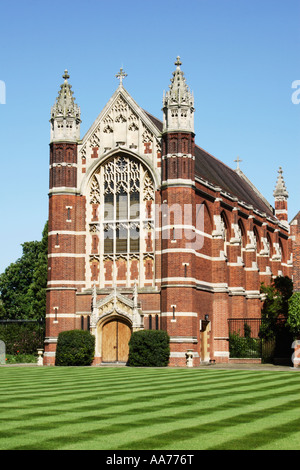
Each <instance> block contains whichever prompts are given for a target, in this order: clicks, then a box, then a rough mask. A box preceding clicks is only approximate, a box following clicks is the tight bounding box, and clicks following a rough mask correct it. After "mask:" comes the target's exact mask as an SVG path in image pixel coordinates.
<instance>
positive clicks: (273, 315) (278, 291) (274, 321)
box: [259, 276, 293, 340]
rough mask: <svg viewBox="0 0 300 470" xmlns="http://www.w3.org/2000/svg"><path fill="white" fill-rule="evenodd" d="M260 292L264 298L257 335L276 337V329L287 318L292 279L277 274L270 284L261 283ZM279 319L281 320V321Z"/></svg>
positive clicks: (291, 292) (279, 327)
mask: <svg viewBox="0 0 300 470" xmlns="http://www.w3.org/2000/svg"><path fill="white" fill-rule="evenodd" d="M260 292H261V293H262V294H264V296H265V298H264V303H263V308H262V311H261V318H262V324H261V328H260V333H259V336H260V337H261V338H264V339H266V340H269V339H273V338H275V337H276V335H277V333H278V329H281V325H282V324H284V322H285V321H286V320H287V317H288V301H289V298H290V297H291V295H292V294H293V281H292V280H291V279H290V278H289V277H288V276H278V277H276V278H275V279H274V280H273V282H272V284H271V285H269V286H266V285H265V284H262V285H261V289H260ZM279 320H282V321H281V323H280V322H279Z"/></svg>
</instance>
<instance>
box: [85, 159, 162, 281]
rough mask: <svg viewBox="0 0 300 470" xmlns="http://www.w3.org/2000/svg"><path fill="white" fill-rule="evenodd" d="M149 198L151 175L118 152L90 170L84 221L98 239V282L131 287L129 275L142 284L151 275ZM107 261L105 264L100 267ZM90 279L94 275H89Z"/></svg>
mask: <svg viewBox="0 0 300 470" xmlns="http://www.w3.org/2000/svg"><path fill="white" fill-rule="evenodd" d="M153 201H154V185H153V180H152V177H151V174H150V172H149V170H148V169H147V168H146V166H145V165H144V164H143V163H141V162H140V161H139V160H138V159H135V158H133V157H131V156H129V155H126V154H122V153H120V154H117V155H115V156H113V157H111V158H109V159H108V160H106V161H105V162H104V163H103V164H102V165H101V166H100V167H99V168H98V169H97V170H96V172H95V173H94V175H93V177H92V178H91V181H90V209H89V214H88V219H89V222H88V223H89V231H90V232H91V233H94V234H95V233H96V234H97V236H98V237H99V245H98V246H99V252H98V253H97V254H98V258H99V263H100V267H99V268H100V269H99V270H98V271H97V272H99V276H100V285H102V286H108V285H109V283H111V284H114V283H116V284H118V283H119V285H124V286H125V285H126V286H130V285H132V282H133V277H134V278H135V280H136V278H137V277H138V278H139V281H140V284H142V285H143V284H145V279H147V277H148V278H150V275H151V278H153V266H152V265H151V266H152V267H150V268H149V259H150V260H151V259H152V261H154V236H153V234H154V232H153V230H154V203H153ZM93 255H94V253H93ZM107 260H108V261H109V262H110V263H111V264H110V266H109V268H108V267H105V266H104V263H105V261H107ZM132 260H134V263H131V261H132ZM146 260H147V261H148V262H146ZM96 261H97V259H95V256H93V262H94V263H96ZM152 264H153V263H152ZM133 265H134V266H135V267H134V266H133ZM108 272H109V273H110V274H109V276H106V277H105V274H107V273H108ZM133 272H135V274H134V275H133ZM92 281H96V282H97V281H98V279H93V276H92Z"/></svg>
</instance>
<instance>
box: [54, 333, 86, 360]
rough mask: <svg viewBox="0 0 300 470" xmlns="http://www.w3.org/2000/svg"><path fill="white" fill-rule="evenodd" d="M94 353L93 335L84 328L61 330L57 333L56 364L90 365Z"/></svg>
mask: <svg viewBox="0 0 300 470" xmlns="http://www.w3.org/2000/svg"><path fill="white" fill-rule="evenodd" d="M94 354H95V337H94V335H92V334H91V333H90V332H89V331H86V330H70V331H62V332H61V333H59V335H58V340H57V347H56V356H55V365H56V366H90V365H91V363H92V361H93V359H94Z"/></svg>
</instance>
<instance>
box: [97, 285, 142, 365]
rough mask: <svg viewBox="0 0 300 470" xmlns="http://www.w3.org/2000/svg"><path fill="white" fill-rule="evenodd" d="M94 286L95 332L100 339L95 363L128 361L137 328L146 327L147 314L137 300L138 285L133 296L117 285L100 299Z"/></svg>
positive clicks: (98, 339)
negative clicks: (131, 342)
mask: <svg viewBox="0 0 300 470" xmlns="http://www.w3.org/2000/svg"><path fill="white" fill-rule="evenodd" d="M96 296H97V292H96V288H95V286H94V292H93V310H92V316H91V333H92V334H94V336H95V338H96V344H95V362H96V363H101V362H122V363H123V362H125V363H126V362H127V359H128V352H129V348H128V342H129V339H130V336H131V333H132V332H133V331H137V330H140V329H143V328H144V325H143V314H142V311H141V308H140V307H139V304H138V301H137V287H136V285H135V286H134V289H133V296H132V299H130V298H128V297H126V296H124V295H122V294H121V293H120V292H118V291H117V289H116V288H115V289H114V290H113V291H112V292H111V294H109V295H108V296H107V297H105V298H104V299H102V300H99V301H97V299H96Z"/></svg>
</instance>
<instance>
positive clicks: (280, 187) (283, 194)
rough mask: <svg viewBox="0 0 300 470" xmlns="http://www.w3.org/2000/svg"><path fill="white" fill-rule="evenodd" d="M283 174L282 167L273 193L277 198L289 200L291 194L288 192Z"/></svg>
mask: <svg viewBox="0 0 300 470" xmlns="http://www.w3.org/2000/svg"><path fill="white" fill-rule="evenodd" d="M282 174H283V171H282V168H281V166H280V167H279V170H278V178H277V183H276V187H275V190H274V193H273V196H274V197H275V198H288V197H289V193H288V192H287V189H286V186H285V182H284V179H283V176H282Z"/></svg>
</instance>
